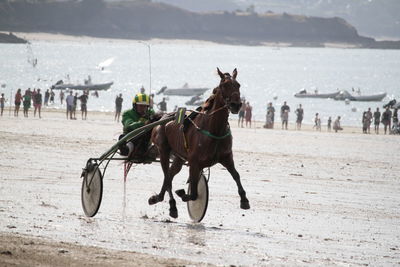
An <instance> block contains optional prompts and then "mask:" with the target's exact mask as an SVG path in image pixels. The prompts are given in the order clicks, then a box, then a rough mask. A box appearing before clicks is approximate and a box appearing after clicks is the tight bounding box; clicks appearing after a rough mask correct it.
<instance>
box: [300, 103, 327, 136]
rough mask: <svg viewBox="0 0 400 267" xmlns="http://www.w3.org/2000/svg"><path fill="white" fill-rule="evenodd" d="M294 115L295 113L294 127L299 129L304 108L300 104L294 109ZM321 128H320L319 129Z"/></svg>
mask: <svg viewBox="0 0 400 267" xmlns="http://www.w3.org/2000/svg"><path fill="white" fill-rule="evenodd" d="M295 113H296V115H297V119H296V129H297V130H301V123H302V121H303V117H304V110H303V108H302V106H301V104H300V105H299V107H298V109H296V111H295ZM320 130H321V129H320Z"/></svg>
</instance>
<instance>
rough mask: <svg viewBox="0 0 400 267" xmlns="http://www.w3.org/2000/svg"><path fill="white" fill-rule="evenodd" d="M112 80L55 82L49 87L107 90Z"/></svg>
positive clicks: (56, 88)
mask: <svg viewBox="0 0 400 267" xmlns="http://www.w3.org/2000/svg"><path fill="white" fill-rule="evenodd" d="M113 84H114V82H108V83H90V84H72V83H56V84H54V85H52V86H51V89H54V90H66V89H71V90H89V91H92V90H97V91H100V90H107V89H109V88H110V87H111V86H112V85H113Z"/></svg>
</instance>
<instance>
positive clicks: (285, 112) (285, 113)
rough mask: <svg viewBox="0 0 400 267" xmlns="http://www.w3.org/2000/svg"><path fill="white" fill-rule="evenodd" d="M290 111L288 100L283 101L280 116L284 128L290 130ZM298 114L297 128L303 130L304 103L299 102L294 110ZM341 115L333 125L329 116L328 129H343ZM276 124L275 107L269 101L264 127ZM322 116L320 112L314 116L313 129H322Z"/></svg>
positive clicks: (270, 127)
mask: <svg viewBox="0 0 400 267" xmlns="http://www.w3.org/2000/svg"><path fill="white" fill-rule="evenodd" d="M289 113H290V106H289V105H288V104H287V102H286V101H284V102H283V105H282V106H281V109H280V118H281V123H282V130H288V123H289ZM294 113H295V115H296V124H295V129H296V130H301V126H302V123H303V119H304V109H303V106H302V104H299V106H298V107H297V109H296V110H295V111H294ZM340 119H341V118H340V116H338V117H337V118H336V120H335V121H334V122H333V127H332V118H331V117H329V118H328V121H327V122H328V123H327V130H328V131H331V130H332V129H333V130H334V131H335V132H338V131H341V130H343V128H342V126H341V123H340ZM274 124H275V108H274V106H273V105H272V102H269V103H268V105H267V115H266V122H265V124H264V128H266V129H273V128H274ZM321 125H322V124H321V117H320V116H319V113H316V114H315V118H314V126H313V129H315V130H317V131H321Z"/></svg>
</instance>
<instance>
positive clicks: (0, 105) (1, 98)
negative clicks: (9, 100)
mask: <svg viewBox="0 0 400 267" xmlns="http://www.w3.org/2000/svg"><path fill="white" fill-rule="evenodd" d="M5 103H6V99H5V97H4V93H2V94H1V96H0V116H3V111H4V106H5Z"/></svg>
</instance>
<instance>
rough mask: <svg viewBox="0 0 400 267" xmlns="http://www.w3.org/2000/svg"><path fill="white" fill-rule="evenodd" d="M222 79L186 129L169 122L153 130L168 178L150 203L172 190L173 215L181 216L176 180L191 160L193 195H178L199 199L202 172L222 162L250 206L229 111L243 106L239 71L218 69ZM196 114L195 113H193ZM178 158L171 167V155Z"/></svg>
mask: <svg viewBox="0 0 400 267" xmlns="http://www.w3.org/2000/svg"><path fill="white" fill-rule="evenodd" d="M217 72H218V75H219V76H220V78H221V80H220V83H219V85H218V87H216V88H214V90H213V94H212V95H211V96H210V97H209V98H208V99H207V100H206V101H205V103H204V104H203V105H202V106H201V109H200V110H199V111H194V112H196V114H195V115H196V116H195V117H194V118H193V119H191V117H192V116H191V115H189V118H187V119H188V120H189V122H190V124H189V125H188V127H187V129H186V130H184V131H183V130H182V125H180V124H178V123H176V122H175V121H171V122H169V123H167V124H165V125H159V126H157V127H155V128H154V129H153V130H152V133H151V140H152V142H153V143H154V145H155V146H156V147H157V148H158V151H159V155H160V162H161V167H162V170H163V173H164V181H163V185H162V187H161V191H160V193H159V194H155V195H153V196H151V197H150V198H149V200H148V203H149V205H154V204H156V203H158V202H161V201H163V200H164V195H165V192H168V194H169V197H170V200H169V205H170V209H169V215H170V216H171V217H172V218H177V217H178V210H177V208H176V201H175V199H174V196H173V193H172V180H173V178H174V176H175V175H176V174H177V173H179V172H180V170H181V169H182V165H183V164H184V163H185V162H186V161H187V162H188V166H189V179H188V182H189V183H190V188H191V190H190V194H186V193H185V190H184V189H180V190H177V191H176V194H177V195H178V196H179V197H180V198H181V199H182V201H184V202H187V201H190V200H196V199H197V194H198V193H197V184H198V181H199V178H200V174H201V171H202V170H203V169H204V168H207V167H211V166H213V165H215V164H217V163H220V164H222V165H223V166H224V167H225V168H226V169H227V170H228V172H229V173H230V174H231V176H232V177H233V179H234V181H235V182H236V185H237V187H238V193H239V196H240V208H242V209H250V204H249V200H248V199H247V197H246V191H245V190H244V189H243V186H242V184H241V181H240V175H239V173H238V172H237V170H236V168H235V163H234V161H233V154H232V135H231V131H230V127H229V123H228V117H229V112H231V113H233V114H237V113H238V112H239V110H240V107H241V105H242V102H241V99H240V90H239V89H240V84H239V83H238V82H237V80H236V76H237V73H238V72H237V70H236V68H235V69H234V70H233V72H232V75H230V74H229V73H222V72H221V71H220V70H219V68H217ZM192 114H193V113H192ZM171 154H173V155H174V156H175V157H174V159H173V161H172V164H171V166H170V156H171Z"/></svg>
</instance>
